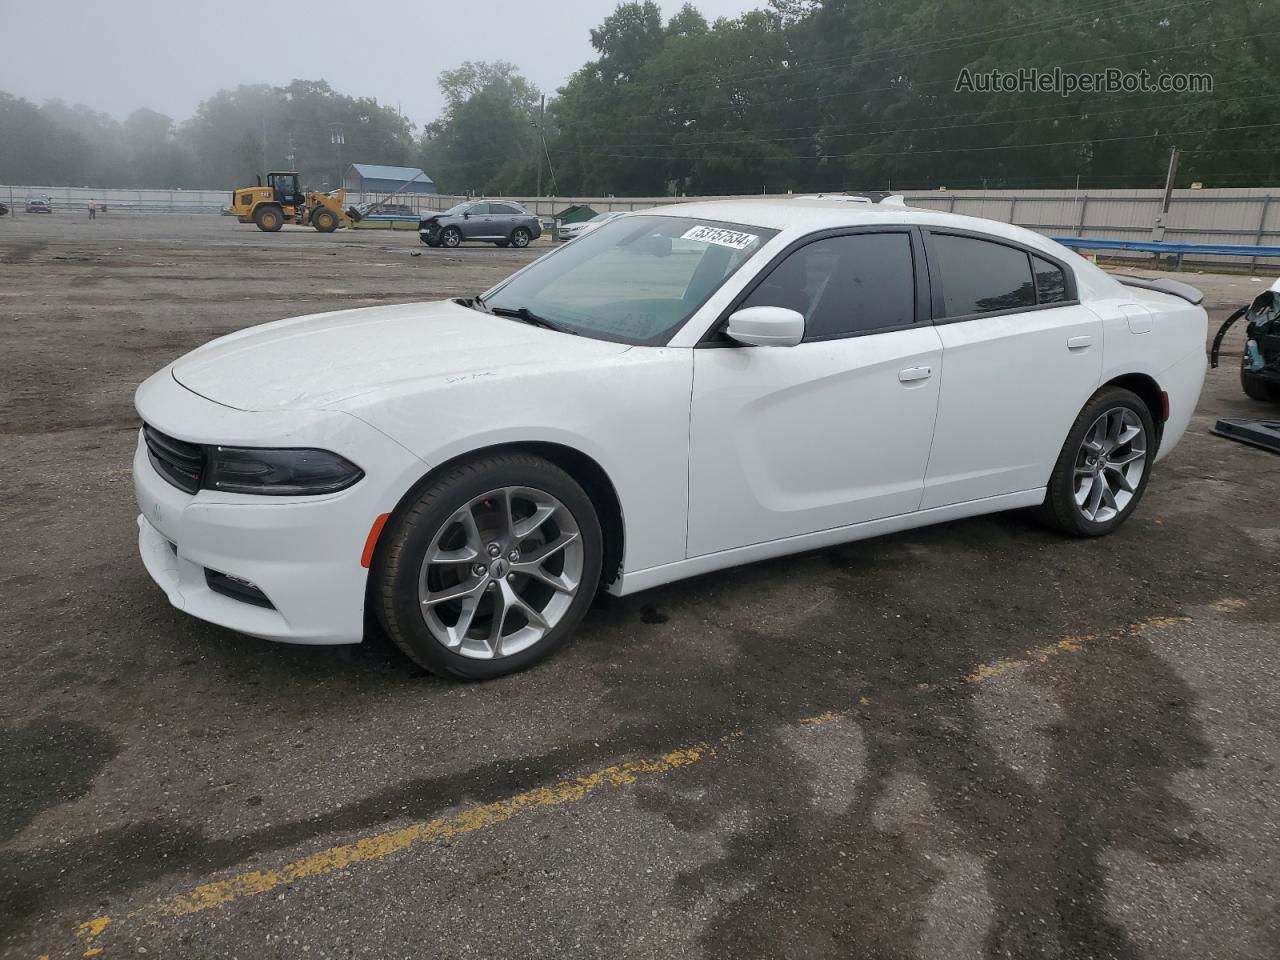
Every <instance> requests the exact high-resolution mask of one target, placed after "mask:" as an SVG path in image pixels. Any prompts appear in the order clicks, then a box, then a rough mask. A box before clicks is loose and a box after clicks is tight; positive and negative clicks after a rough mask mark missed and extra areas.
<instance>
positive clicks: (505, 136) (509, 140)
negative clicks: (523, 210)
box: [418, 61, 541, 194]
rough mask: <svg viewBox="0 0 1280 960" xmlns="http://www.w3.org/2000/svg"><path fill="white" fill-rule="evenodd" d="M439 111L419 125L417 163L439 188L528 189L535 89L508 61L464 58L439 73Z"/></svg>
mask: <svg viewBox="0 0 1280 960" xmlns="http://www.w3.org/2000/svg"><path fill="white" fill-rule="evenodd" d="M439 84H440V90H441V92H442V93H443V94H444V97H445V109H444V113H443V115H442V116H441V117H440V119H439V120H437V121H436V122H435V123H433V124H429V125H428V126H427V128H426V129H425V131H424V133H423V136H422V140H421V142H420V144H419V151H418V155H419V160H420V163H419V165H420V166H421V167H422V168H423V169H424V170H425V171H426V172H427V175H428V176H430V177H431V178H432V179H433V180H435V182H436V185H437V188H438V189H440V190H441V191H442V192H445V193H465V192H476V193H492V194H501V193H532V192H533V189H534V185H535V180H536V177H537V164H538V160H539V151H540V150H541V145H540V143H539V142H538V132H537V127H536V124H537V114H538V103H539V99H540V94H539V92H538V89H537V87H535V86H534V85H533V84H531V83H530V82H529V81H528V80H526V79H525V78H524V77H522V76H520V73H519V71H518V70H517V69H516V68H515V66H514V65H512V64H510V63H505V62H501V61H499V62H495V63H472V62H467V63H464V64H462V66H460V67H458V68H457V69H454V70H445V71H444V72H442V73H441V74H440V76H439Z"/></svg>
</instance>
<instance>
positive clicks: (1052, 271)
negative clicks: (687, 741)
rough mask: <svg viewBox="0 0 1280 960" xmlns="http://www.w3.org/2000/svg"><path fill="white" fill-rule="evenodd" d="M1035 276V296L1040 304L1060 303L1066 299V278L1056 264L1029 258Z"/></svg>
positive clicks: (1043, 259) (1041, 258)
mask: <svg viewBox="0 0 1280 960" xmlns="http://www.w3.org/2000/svg"><path fill="white" fill-rule="evenodd" d="M1031 266H1032V269H1034V270H1035V274H1036V296H1037V297H1038V298H1039V300H1040V302H1041V303H1062V302H1064V301H1065V300H1066V299H1067V276H1066V274H1064V273H1063V272H1062V268H1061V267H1060V266H1058V265H1057V264H1056V263H1050V262H1049V261H1048V260H1046V259H1045V258H1044V257H1037V256H1035V255H1034V254H1033V255H1032V257H1031Z"/></svg>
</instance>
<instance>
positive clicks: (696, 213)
mask: <svg viewBox="0 0 1280 960" xmlns="http://www.w3.org/2000/svg"><path fill="white" fill-rule="evenodd" d="M645 214H649V215H658V216H669V217H692V218H697V219H700V220H718V221H721V222H724V223H734V224H741V225H743V226H756V227H765V228H767V229H771V230H777V231H779V232H780V233H782V234H785V235H786V236H788V237H794V238H798V237H800V236H803V235H804V234H808V233H813V232H816V231H818V230H829V229H839V228H841V227H866V226H870V227H875V226H892V225H906V226H922V227H945V228H949V229H952V230H957V231H970V232H973V233H979V234H985V235H986V236H989V237H992V238H995V239H1004V240H1009V241H1012V242H1014V243H1018V244H1021V245H1022V246H1024V247H1030V248H1032V249H1034V250H1042V251H1044V252H1045V253H1048V254H1049V255H1050V256H1052V257H1055V258H1057V259H1058V260H1061V261H1064V262H1066V263H1069V264H1070V265H1071V266H1072V268H1073V269H1074V270H1075V274H1076V279H1077V281H1078V285H1079V287H1080V288H1081V294H1082V296H1081V298H1082V299H1085V298H1086V297H1087V296H1088V295H1102V294H1103V293H1104V292H1106V291H1109V290H1113V289H1114V288H1115V287H1116V285H1117V281H1115V280H1114V279H1112V278H1111V277H1109V276H1108V275H1107V274H1106V273H1105V272H1104V271H1102V270H1100V269H1099V268H1098V267H1096V266H1094V265H1093V264H1091V263H1090V262H1089V261H1088V260H1085V259H1084V258H1083V257H1081V256H1080V255H1079V254H1077V253H1075V252H1074V251H1073V250H1069V249H1067V248H1066V247H1064V246H1062V245H1061V244H1059V243H1056V242H1055V241H1053V240H1051V239H1049V238H1048V237H1046V236H1044V235H1043V234H1040V233H1036V232H1035V231H1033V230H1028V229H1026V228H1025V227H1018V226H1014V225H1013V224H1011V223H1002V222H1000V221H999V220H984V219H982V218H981V217H966V216H962V215H960V214H958V213H946V212H944V211H942V210H928V209H925V208H922V207H909V206H907V205H906V204H905V203H903V201H902V198H901V197H889V198H886V199H885V200H882V201H880V202H879V203H849V202H848V201H847V200H843V199H838V198H836V197H792V198H787V199H759V200H756V199H748V200H698V201H692V202H689V203H674V204H669V205H667V206H663V207H652V208H650V209H648V210H640V211H636V213H635V214H631V216H643V215H645Z"/></svg>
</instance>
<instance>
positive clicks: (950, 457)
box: [921, 230, 1102, 509]
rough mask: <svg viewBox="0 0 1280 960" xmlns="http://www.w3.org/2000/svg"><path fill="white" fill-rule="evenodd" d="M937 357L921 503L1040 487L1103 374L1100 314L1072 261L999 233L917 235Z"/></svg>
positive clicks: (931, 504)
mask: <svg viewBox="0 0 1280 960" xmlns="http://www.w3.org/2000/svg"><path fill="white" fill-rule="evenodd" d="M925 242H926V244H927V248H928V254H929V274H930V278H931V280H932V284H933V304H934V316H935V321H934V322H935V324H936V329H937V330H938V332H939V334H940V335H941V337H942V351H943V364H944V366H945V368H946V375H945V376H944V377H943V378H942V385H941V386H942V390H941V396H940V398H939V402H938V424H937V428H936V430H935V431H934V440H933V453H932V455H931V456H930V459H929V471H928V474H927V476H926V477H925V490H924V499H923V501H922V503H921V507H922V509H928V508H930V507H940V506H944V505H947V504H952V503H962V502H965V501H969V500H979V499H982V498H985V497H994V496H999V495H1000V494H1005V493H1016V492H1018V491H1022V490H1032V489H1035V488H1037V487H1042V486H1044V485H1045V484H1046V483H1047V482H1048V479H1049V474H1050V473H1051V472H1052V470H1053V464H1054V462H1055V461H1056V460H1057V457H1058V453H1059V451H1060V450H1061V449H1062V443H1063V441H1064V440H1065V439H1066V436H1067V432H1068V431H1069V430H1070V428H1071V424H1072V423H1073V422H1074V420H1075V418H1076V416H1077V415H1078V414H1079V412H1080V409H1081V408H1082V407H1083V406H1084V404H1085V402H1086V401H1087V400H1088V399H1089V397H1090V396H1091V395H1092V394H1093V392H1094V391H1095V390H1096V389H1097V388H1098V381H1099V378H1100V377H1101V375H1102V321H1101V320H1100V319H1099V318H1098V317H1097V316H1096V315H1095V314H1094V313H1093V312H1092V311H1090V310H1089V309H1087V308H1086V307H1084V306H1081V305H1080V304H1079V303H1078V302H1077V301H1076V299H1075V296H1076V294H1075V284H1074V278H1073V276H1072V273H1071V271H1070V269H1069V268H1066V267H1064V266H1063V265H1062V264H1060V263H1057V262H1054V261H1053V260H1051V259H1050V258H1048V257H1046V256H1044V255H1042V254H1040V253H1038V252H1035V251H1030V250H1027V249H1024V248H1022V247H1020V246H1017V245H1013V244H1009V243H1006V242H997V241H995V240H994V239H991V238H985V237H980V236H976V235H972V234H964V233H956V232H952V231H942V230H930V231H926V232H925Z"/></svg>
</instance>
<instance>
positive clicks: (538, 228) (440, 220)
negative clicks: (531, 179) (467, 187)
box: [418, 200, 542, 247]
mask: <svg viewBox="0 0 1280 960" xmlns="http://www.w3.org/2000/svg"><path fill="white" fill-rule="evenodd" d="M540 236H542V223H541V221H539V220H538V218H537V217H535V216H534V215H533V214H532V213H530V212H529V211H528V210H526V209H525V208H524V207H522V206H520V204H518V203H515V202H514V201H511V200H467V201H464V202H463V203H459V204H457V205H455V206H452V207H450V208H449V209H448V210H446V211H444V212H443V213H433V214H430V215H428V216H426V217H424V218H423V219H422V220H421V221H420V222H419V224H418V237H419V238H420V239H421V240H422V242H423V243H425V244H426V245H427V246H429V247H456V246H457V245H458V244H460V243H462V241H463V240H483V241H486V242H488V243H494V244H497V245H498V246H500V247H505V246H508V245H510V246H513V247H527V246H528V245H529V243H530V241H532V240H537V239H538V237H540Z"/></svg>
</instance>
